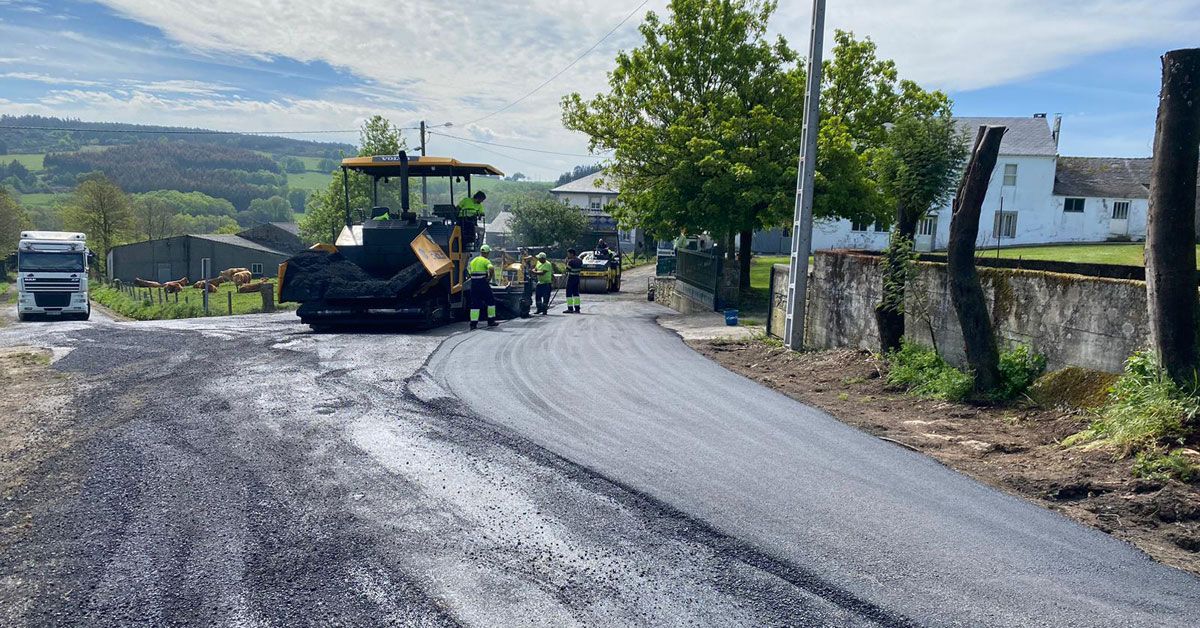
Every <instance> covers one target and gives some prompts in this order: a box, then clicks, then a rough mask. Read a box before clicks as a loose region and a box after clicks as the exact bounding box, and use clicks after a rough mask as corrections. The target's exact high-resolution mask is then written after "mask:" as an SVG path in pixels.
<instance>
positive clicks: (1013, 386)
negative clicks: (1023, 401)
mask: <svg viewBox="0 0 1200 628" xmlns="http://www.w3.org/2000/svg"><path fill="white" fill-rule="evenodd" d="M1045 370H1046V356H1044V355H1041V354H1038V353H1034V352H1033V351H1032V350H1031V349H1030V348H1029V347H1028V346H1026V345H1017V346H1016V348H1014V349H1012V350H1009V351H1005V352H1004V353H1001V354H1000V388H998V389H996V390H995V391H993V392H992V393H991V395H990V396H991V397H992V398H993V399H996V400H998V401H1005V400H1008V399H1015V398H1016V397H1017V396H1018V395H1021V394H1023V393H1024V392H1025V391H1026V390H1029V387H1030V386H1032V385H1033V382H1034V381H1035V380H1037V378H1038V376H1039V375H1041V374H1042V372H1043V371H1045Z"/></svg>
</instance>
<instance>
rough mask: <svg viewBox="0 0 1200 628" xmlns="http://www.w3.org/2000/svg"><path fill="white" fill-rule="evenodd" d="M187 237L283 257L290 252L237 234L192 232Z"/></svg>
mask: <svg viewBox="0 0 1200 628" xmlns="http://www.w3.org/2000/svg"><path fill="white" fill-rule="evenodd" d="M187 237H191V238H200V239H201V240H210V241H212V242H220V243H221V244H229V245H231V246H240V247H242V248H246V249H254V250H255V251H263V252H265V253H274V254H275V255H282V256H284V257H288V256H289V255H291V254H290V253H284V252H283V251H279V250H276V249H273V248H271V247H268V246H263V245H261V244H259V243H257V242H252V241H250V240H247V239H246V238H243V237H242V236H238V235H230V234H224V233H205V234H192V235H189V236H187Z"/></svg>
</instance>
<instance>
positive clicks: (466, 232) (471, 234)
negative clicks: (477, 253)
mask: <svg viewBox="0 0 1200 628" xmlns="http://www.w3.org/2000/svg"><path fill="white" fill-rule="evenodd" d="M477 222H479V219H478V218H476V217H474V216H467V217H463V218H459V219H458V228H459V230H460V231H461V232H462V241H463V248H464V249H467V250H471V249H474V248H475V247H474V246H472V245H473V244H475V224H476V223H477Z"/></svg>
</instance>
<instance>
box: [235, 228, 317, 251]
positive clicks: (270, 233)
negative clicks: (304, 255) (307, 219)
mask: <svg viewBox="0 0 1200 628" xmlns="http://www.w3.org/2000/svg"><path fill="white" fill-rule="evenodd" d="M238 235H239V236H241V237H243V238H246V239H247V240H250V241H251V242H256V243H258V244H261V245H263V246H265V247H267V248H272V249H275V250H278V251H284V252H285V253H298V252H300V251H302V250H304V249H306V248H308V247H306V246H304V241H303V240H301V239H300V225H298V224H296V223H294V222H268V223H264V224H261V225H258V226H256V227H250V228H249V229H246V230H245V231H242V232H240V233H238Z"/></svg>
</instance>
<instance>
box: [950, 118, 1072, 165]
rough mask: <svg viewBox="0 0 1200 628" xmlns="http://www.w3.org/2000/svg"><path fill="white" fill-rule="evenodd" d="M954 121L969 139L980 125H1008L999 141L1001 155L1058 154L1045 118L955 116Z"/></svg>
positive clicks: (1035, 155) (972, 139) (1046, 155)
mask: <svg viewBox="0 0 1200 628" xmlns="http://www.w3.org/2000/svg"><path fill="white" fill-rule="evenodd" d="M954 121H955V122H957V123H958V125H959V126H960V127H961V128H962V129H963V130H964V131H966V132H967V134H968V137H969V138H970V141H974V140H975V133H976V131H978V130H979V127H981V126H1003V127H1008V130H1007V131H1005V133H1004V139H1003V140H1002V141H1001V142H1000V154H1001V155H1013V156H1033V157H1053V156H1055V155H1057V154H1058V147H1057V146H1055V145H1054V133H1053V132H1052V131H1051V130H1050V123H1049V122H1048V121H1047V120H1046V119H1045V118H1032V117H1031V118H1015V117H1013V118H1008V117H986V118H955V119H954Z"/></svg>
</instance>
